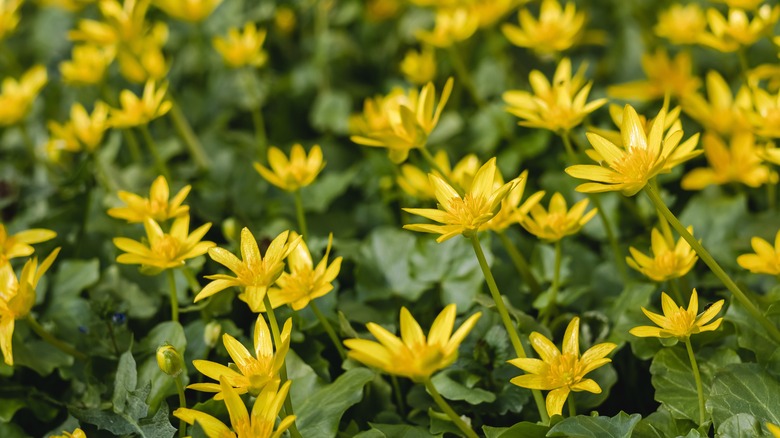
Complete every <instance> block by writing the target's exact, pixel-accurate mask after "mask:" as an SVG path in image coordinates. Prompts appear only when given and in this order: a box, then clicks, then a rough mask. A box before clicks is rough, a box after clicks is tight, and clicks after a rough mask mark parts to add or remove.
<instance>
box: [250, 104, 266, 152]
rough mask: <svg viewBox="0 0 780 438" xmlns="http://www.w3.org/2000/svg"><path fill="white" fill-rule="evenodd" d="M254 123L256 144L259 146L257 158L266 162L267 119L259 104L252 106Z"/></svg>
mask: <svg viewBox="0 0 780 438" xmlns="http://www.w3.org/2000/svg"><path fill="white" fill-rule="evenodd" d="M252 123H253V124H254V125H255V143H257V144H256V145H255V146H257V158H258V161H260V163H262V164H265V162H266V147H267V146H268V138H267V136H266V132H265V121H264V119H263V110H262V109H260V107H259V106H253V107H252Z"/></svg>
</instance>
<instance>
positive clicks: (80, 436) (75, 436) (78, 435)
mask: <svg viewBox="0 0 780 438" xmlns="http://www.w3.org/2000/svg"><path fill="white" fill-rule="evenodd" d="M49 438H87V434H86V433H84V431H83V430H81V428H78V427H77V428H76V430H74V431H73V433H70V432H65V431H62V435H50V436H49Z"/></svg>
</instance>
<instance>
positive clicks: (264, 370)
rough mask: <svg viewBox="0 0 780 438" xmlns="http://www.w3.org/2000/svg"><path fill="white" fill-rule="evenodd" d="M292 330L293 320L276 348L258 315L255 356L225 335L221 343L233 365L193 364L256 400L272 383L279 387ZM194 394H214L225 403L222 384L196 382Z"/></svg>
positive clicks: (197, 361)
mask: <svg viewBox="0 0 780 438" xmlns="http://www.w3.org/2000/svg"><path fill="white" fill-rule="evenodd" d="M291 331H292V319H287V321H285V323H284V327H283V328H282V334H281V343H280V345H277V346H276V353H275V354H274V346H273V343H272V342H271V332H269V331H268V324H266V323H265V320H264V319H263V315H257V322H255V332H254V346H255V348H254V356H253V355H252V353H250V352H249V350H247V349H246V347H244V345H243V344H241V342H238V340H237V339H236V338H234V337H232V336H230V335H229V334H227V333H225V334H223V335H222V343H223V344H224V345H225V349H226V350H227V352H228V354H229V355H230V358H231V359H232V360H233V366H231V367H227V366H225V365H222V364H219V363H216V362H211V361H208V360H193V361H192V365H194V366H195V368H196V369H197V370H198V371H200V373H201V374H203V375H204V376H206V377H209V378H211V379H214V380H218V381H222V380H223V379H224V381H225V382H226V383H227V384H228V385H230V387H231V388H233V389H234V390H235V392H236V393H238V394H244V393H247V392H248V393H249V394H251V395H252V396H253V397H257V396H258V394H260V392H261V391H262V390H263V389H264V388H265V387H266V385H269V384H274V383H275V384H277V385H278V384H279V370H280V369H281V368H282V366H284V358H285V356H287V351H288V350H289V349H290V332H291ZM187 388H188V389H194V390H195V391H204V392H214V393H216V394H215V395H214V398H215V399H216V400H222V398H223V397H224V396H225V394H224V390H223V389H222V387H221V385H220V384H219V383H193V384H191V385H189V386H187Z"/></svg>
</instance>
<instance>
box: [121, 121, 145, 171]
mask: <svg viewBox="0 0 780 438" xmlns="http://www.w3.org/2000/svg"><path fill="white" fill-rule="evenodd" d="M122 135H123V136H124V137H125V141H126V142H127V148H128V149H129V150H130V159H131V160H133V162H134V163H136V164H143V163H142V158H141V147H140V146H139V145H138V139H137V138H135V134H134V133H133V130H132V129H130V128H127V129H123V130H122Z"/></svg>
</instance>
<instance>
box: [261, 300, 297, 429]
mask: <svg viewBox="0 0 780 438" xmlns="http://www.w3.org/2000/svg"><path fill="white" fill-rule="evenodd" d="M263 304H264V305H265V314H266V315H268V325H269V326H271V336H272V337H273V338H274V345H275V346H276V348H279V345H282V335H281V333H280V332H279V323H278V322H277V321H276V315H275V314H274V308H273V307H271V299H270V298H268V294H265V298H263ZM279 380H280V382H279V384H280V385H283V384H284V382H286V381H287V361H286V360H285V361H284V366H282V368H280V369H279ZM284 410H285V415H294V413H293V406H292V399H291V398H290V393H289V392H288V393H287V398H285V399H284ZM290 435H292V436H293V437H294V438H301V433H300V432H298V427H297V426H296V425H295V423H294V422H293V424H292V426H290Z"/></svg>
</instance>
